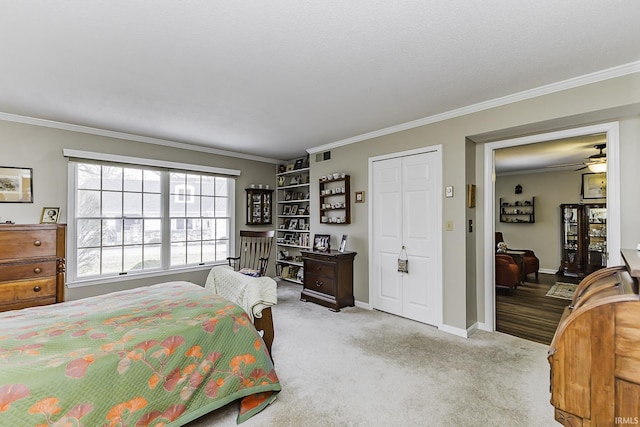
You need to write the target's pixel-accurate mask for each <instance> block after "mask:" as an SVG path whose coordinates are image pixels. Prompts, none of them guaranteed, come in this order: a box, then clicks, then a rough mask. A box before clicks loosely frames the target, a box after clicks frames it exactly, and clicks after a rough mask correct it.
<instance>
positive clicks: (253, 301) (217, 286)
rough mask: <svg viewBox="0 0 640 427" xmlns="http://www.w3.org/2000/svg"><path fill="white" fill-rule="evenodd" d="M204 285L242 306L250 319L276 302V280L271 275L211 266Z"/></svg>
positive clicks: (224, 266)
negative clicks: (251, 274) (250, 274)
mask: <svg viewBox="0 0 640 427" xmlns="http://www.w3.org/2000/svg"><path fill="white" fill-rule="evenodd" d="M204 287H205V288H206V289H209V290H211V291H212V292H213V293H215V294H217V295H220V296H222V297H223V298H226V299H228V300H229V301H232V302H234V303H235V304H237V305H239V306H240V307H242V308H243V309H244V311H246V312H247V313H248V314H249V316H251V320H253V318H254V317H262V310H264V309H265V308H267V307H271V306H272V305H275V304H277V303H278V296H277V292H276V287H277V285H276V281H275V280H273V279H272V278H271V277H251V276H247V275H244V274H241V273H238V272H237V271H234V270H233V269H232V268H231V267H229V266H227V265H220V266H217V267H213V268H212V269H211V271H210V272H209V276H207V281H206V283H205V285H204Z"/></svg>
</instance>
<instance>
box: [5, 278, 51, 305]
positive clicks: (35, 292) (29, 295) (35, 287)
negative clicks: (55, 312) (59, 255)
mask: <svg viewBox="0 0 640 427" xmlns="http://www.w3.org/2000/svg"><path fill="white" fill-rule="evenodd" d="M55 295H56V279H55V277H51V278H47V279H35V280H21V281H19V282H7V283H1V284H0V304H8V303H13V302H17V301H22V300H34V299H40V298H49V297H55ZM54 299H55V298H54Z"/></svg>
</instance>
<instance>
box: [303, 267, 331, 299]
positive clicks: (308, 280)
mask: <svg viewBox="0 0 640 427" xmlns="http://www.w3.org/2000/svg"><path fill="white" fill-rule="evenodd" d="M304 274H305V280H304V283H305V285H304V287H305V288H307V289H310V290H313V291H316V292H322V293H323V294H327V295H331V296H335V295H336V282H335V280H334V279H332V278H331V277H324V276H319V275H317V274H314V273H308V272H306V271H305V273H304Z"/></svg>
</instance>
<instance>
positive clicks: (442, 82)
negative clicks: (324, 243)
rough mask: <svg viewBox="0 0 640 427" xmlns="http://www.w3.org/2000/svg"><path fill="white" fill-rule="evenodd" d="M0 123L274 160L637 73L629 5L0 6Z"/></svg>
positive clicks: (634, 20) (190, 0)
mask: <svg viewBox="0 0 640 427" xmlns="http://www.w3.org/2000/svg"><path fill="white" fill-rule="evenodd" d="M0 7H1V9H0V10H1V11H2V13H1V14H0V40H2V42H0V61H1V64H2V68H1V71H0V76H1V77H2V78H0V113H2V114H3V117H4V118H7V117H9V116H13V115H16V116H21V117H22V116H24V117H28V118H35V119H42V120H48V121H54V122H61V123H67V124H72V125H80V126H87V127H91V128H97V129H104V130H108V131H115V132H124V133H128V134H134V135H139V136H142V137H149V138H156V139H159V140H166V141H171V142H179V143H186V144H195V145H200V146H205V147H213V148H216V149H221V150H231V151H235V152H240V153H248V154H251V155H256V156H264V157H267V158H275V159H290V158H293V157H295V156H298V155H301V154H304V153H305V149H307V148H311V147H317V146H322V145H326V144H331V143H334V142H338V141H343V140H345V139H353V138H356V137H358V136H359V135H363V134H367V133H371V132H375V131H378V130H381V129H384V128H388V127H392V126H396V125H400V124H403V123H407V122H411V121H415V120H419V119H423V118H427V117H431V116H435V115H439V114H442V113H445V112H450V111H452V110H457V109H460V108H463V107H466V106H470V105H474V104H478V103H483V102H487V101H490V100H494V99H497V98H502V97H505V96H508V95H511V94H515V93H520V92H523V91H528V90H531V89H534V88H539V87H542V86H546V85H550V84H552V83H555V82H559V81H565V80H569V79H574V78H577V77H580V76H585V75H588V74H591V73H596V72H600V71H602V70H608V69H611V68H613V67H618V66H621V65H628V64H633V63H636V62H638V61H640V48H639V46H640V24H639V22H640V6H639V5H638V1H637V0H611V1H606V2H605V1H600V0H566V1H557V0H537V1H528V2H525V1H518V2H514V1H513V0H491V1H484V2H480V1H476V2H472V1H468V0H448V1H435V0H429V1H426V0H425V1H416V0H414V1H408V0H405V1H399V0H367V1H364V0H349V1H344V0H337V1H336V0H329V1H322V2H320V1H309V0H272V1H237V0H234V1H231V0H218V1H195V0H185V1H175V0H173V1H169V0H153V1H151V0H146V1H142V0H140V1H133V2H132V1H128V2H125V1H77V0H76V1H69V0H56V1H50V0H47V1H45V0H40V1H15V0H0Z"/></svg>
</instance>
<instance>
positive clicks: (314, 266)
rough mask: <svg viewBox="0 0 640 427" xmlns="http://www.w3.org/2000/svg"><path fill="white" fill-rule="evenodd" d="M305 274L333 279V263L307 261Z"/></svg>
mask: <svg viewBox="0 0 640 427" xmlns="http://www.w3.org/2000/svg"><path fill="white" fill-rule="evenodd" d="M304 272H305V274H309V273H311V274H316V275H318V276H325V277H334V276H335V263H332V262H322V261H318V260H315V259H314V260H307V262H306V265H305V270H304Z"/></svg>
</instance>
